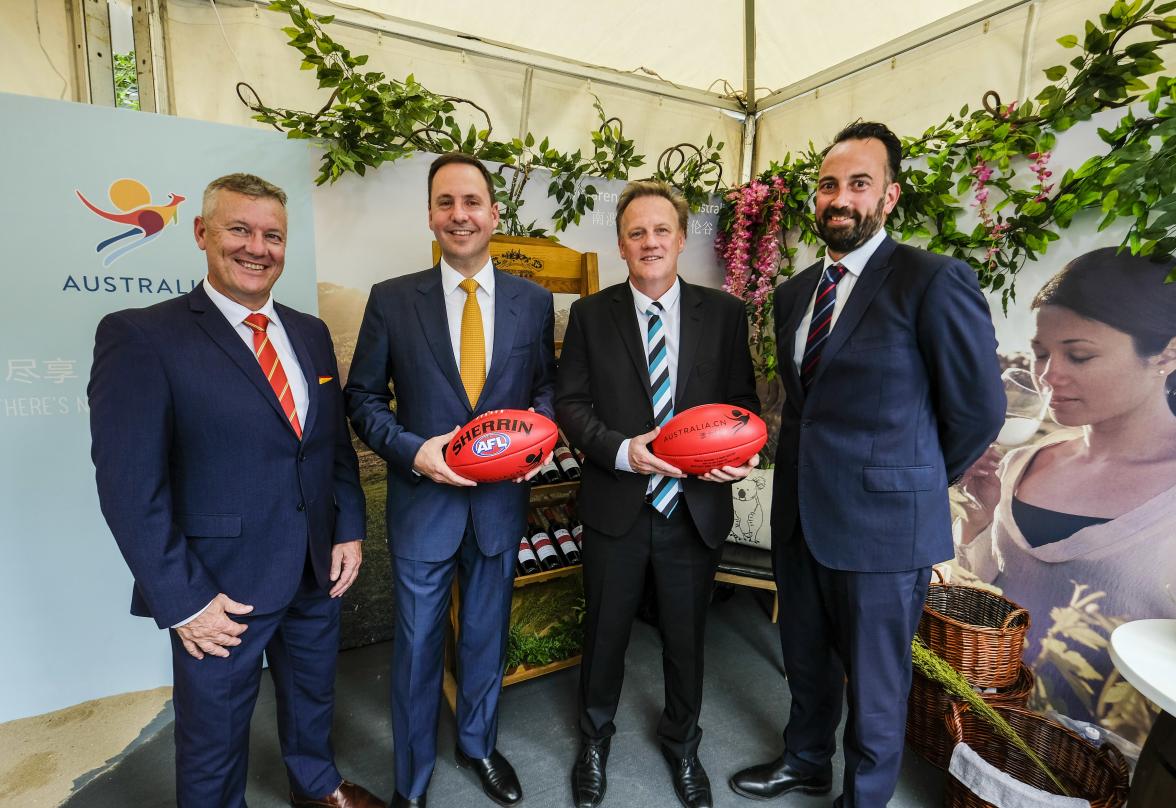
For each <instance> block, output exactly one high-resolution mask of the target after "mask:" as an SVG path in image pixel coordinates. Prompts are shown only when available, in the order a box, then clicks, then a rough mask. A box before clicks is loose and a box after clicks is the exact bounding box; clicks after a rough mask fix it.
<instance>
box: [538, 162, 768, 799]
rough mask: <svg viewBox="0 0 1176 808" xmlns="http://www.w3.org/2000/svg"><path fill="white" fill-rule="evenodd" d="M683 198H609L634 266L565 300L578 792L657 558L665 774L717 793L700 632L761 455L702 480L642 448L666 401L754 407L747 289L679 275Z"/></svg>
mask: <svg viewBox="0 0 1176 808" xmlns="http://www.w3.org/2000/svg"><path fill="white" fill-rule="evenodd" d="M686 215H687V210H686V202H685V200H684V199H683V198H682V196H681V194H679V193H678V192H677V191H675V190H673V189H672V188H671V187H670V186H668V185H666V184H665V183H661V182H633V183H629V185H628V186H627V187H626V188H625V190H624V192H622V194H621V196H620V199H619V201H618V203H617V237H618V242H619V246H620V252H621V258H623V259H624V260H625V262H626V263H627V264H628V267H629V279H628V280H627V281H626V282H624V283H620V284H617V285H616V286H612V287H609V288H608V289H604V290H602V291H600V292H598V293H597V294H594V295H590V296H589V297H586V298H583V299H582V300H578V301H576V302H575V303H573V304H572V309H571V315H570V318H569V320H568V328H567V333H566V335H565V337H564V345H563V353H562V355H561V357H560V365H559V378H558V383H557V387H556V413H557V415H558V418H559V423H560V425H561V426H562V427H563V429H564V430H565V431H566V433H567V435H568V438H569V439H570V440H571V441H572V443H574V444H575V445H576V446H578V447H580V449H582V450H583V451H584V453H585V455H586V456H587V458H588V462H587V463H586V464H585V466H584V471H583V478H582V481H581V487H580V496H579V508H580V515H581V517H582V518H583V520H584V550H583V559H584V562H583V563H584V596H585V600H586V609H587V612H586V615H585V621H584V632H585V636H584V656H583V661H582V663H581V666H580V691H579V724H580V735H581V748H580V754H579V757H578V758H577V760H576V764H575V766H574V768H573V769H572V792H573V794H572V795H573V799H574V801H575V804H576V805H577V806H596V805H599V804H600V801H601V800H602V799H603V798H604V792H605V786H606V778H605V766H606V763H607V761H608V752H609V743H610V739H611V738H612V735H613V733H614V732H615V731H616V728H615V726H614V725H613V717H614V715H615V714H616V709H617V702H618V700H619V699H620V694H621V682H622V679H623V678H624V672H625V671H624V668H625V649H626V647H627V646H628V642H629V631H630V629H631V627H632V624H633V618H634V616H635V615H636V613H637V609H638V607H639V605H640V603H641V595H642V591H643V586H644V582H645V571H646V568H647V567H652V570H653V575H652V579H653V582H654V589H655V592H656V598H657V603H658V606H659V611H660V615H661V632H662V637H663V640H664V643H665V654H664V657H663V672H664V675H665V683H666V705H665V711H664V712H663V713H662V718H661V722H660V723H659V724H658V738H659V739H660V741H661V746H662V753H663V754H664V755H665V757H666V760H667V762H668V763H669V765H670V769H671V772H672V776H673V779H674V788H675V791H676V792H677V794H678V797H679V799H680V800H681V801H682V803H683V804H684V805H686V806H688V808H701V807H702V806H709V805H710V804H711V793H710V782H709V780H708V779H707V776H706V772H705V771H704V770H703V768H702V764H701V763H700V762H699V760H698V744H699V740H700V739H701V736H702V730H701V729H700V728H699V726H698V716H699V713H700V711H701V709H702V658H703V656H702V655H703V631H704V627H705V621H706V609H707V604H708V601H709V598H710V592H711V586H712V584H713V582H714V577H715V569H716V567H717V566H718V562H719V555H720V553H721V546H722V543H723V540H724V539H725V538H726V536H727V533H728V532H729V531H730V529H731V523H732V521H733V519H734V512H733V510H732V507H731V486H730V485H729V483H731V482H732V481H734V480H737V479H741V478H743V477H746V476H747V474H748V473H749V472H750V471H751V469H752V467H753V466H754V465H755V464H756V463H757V462H758V460H754V459H753V461H752V463H749V464H747V465H744V466H740V467H738V468H732V467H729V466H728V467H723V468H721V469H715V470H712V471H711V472H708V473H707V474H705V475H703V476H702V477H699V478H686V477H685V476H684V475H683V474H682V472H681V471H680V470H678V469H677V468H675V467H673V466H671V465H670V464H668V463H666V462H664V461H662V460H660V459H658V458H657V457H655V456H654V455H653V454H652V453H650V451H649V449H648V444H649V442H650V441H651V440H653V438H654V437H656V435H657V433H658V431H659V427H660V425H662V424H664V423H665V422H666V421H667V420H669V418H670V417H671V416H672V414H673V413H674V412H681V411H682V410H685V409H687V408H689V407H694V406H697V405H700V404H714V403H724V404H731V405H734V406H739V407H745V408H747V409H750V410H753V411H757V412H758V410H759V400H758V399H757V398H756V393H755V375H754V372H753V370H752V364H751V354H750V352H749V349H748V345H747V316H746V312H745V308H744V305H743V303H742V302H740V301H739V300H737V299H735V298H734V297H732V296H731V295H728V294H726V293H725V292H720V291H717V290H714V289H708V288H704V287H701V286H694V285H692V284H689V283H686V282H685V281H683V280H682V279H681V278H679V277H678V255H679V254H680V253H681V252H682V250H683V248H684V247H685V246H686Z"/></svg>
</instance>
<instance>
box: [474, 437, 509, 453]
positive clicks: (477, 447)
mask: <svg viewBox="0 0 1176 808" xmlns="http://www.w3.org/2000/svg"><path fill="white" fill-rule="evenodd" d="M472 448H473V452H474V454H476V455H477V456H478V457H494V456H496V455H500V454H502V453H503V452H505V451H506V450H507V449H508V448H510V435H507V434H506V433H505V432H490V433H489V434H486V435H482V436H481V437H479V438H477V439H476V440H475V441H474V445H473V447H472Z"/></svg>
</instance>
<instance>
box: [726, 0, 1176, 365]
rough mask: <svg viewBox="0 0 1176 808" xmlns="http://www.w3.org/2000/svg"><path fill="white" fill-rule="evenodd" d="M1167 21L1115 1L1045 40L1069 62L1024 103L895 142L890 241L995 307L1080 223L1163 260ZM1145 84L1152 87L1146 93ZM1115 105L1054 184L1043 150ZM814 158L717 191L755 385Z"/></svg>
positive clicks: (997, 103) (1175, 204) (798, 236)
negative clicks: (1094, 218) (1100, 148)
mask: <svg viewBox="0 0 1176 808" xmlns="http://www.w3.org/2000/svg"><path fill="white" fill-rule="evenodd" d="M1173 9H1176V2H1166V3H1163V4H1161V5H1155V3H1154V2H1143V0H1136V2H1133V3H1127V2H1122V1H1121V0H1120V1H1119V2H1115V3H1114V5H1112V6H1111V8H1110V9H1109V10H1108V11H1107V12H1106V13H1105V14H1102V15H1100V16H1099V20H1098V22H1097V23H1095V22H1093V21H1087V22H1086V25H1085V31H1084V33H1083V35H1082V36H1076V35H1068V36H1063V37H1061V38H1060V39H1058V40H1057V41H1058V43H1059V44H1061V45H1062V46H1063V47H1065V48H1068V49H1075V50H1077V51H1078V53H1077V55H1075V57H1074V58H1073V59H1072V60H1071V61H1070V62H1069V64H1068V65H1058V66H1055V67H1051V68H1049V69H1048V70H1046V71H1045V76H1046V78H1047V79H1049V80H1050V82H1051V83H1050V84H1049V85H1048V86H1046V87H1045V89H1043V90H1042V91H1041V92H1039V93H1038V94H1037V96H1036V97H1035V98H1033V99H1032V100H1029V101H1024V102H1018V101H1015V100H1014V101H1009V102H1008V103H1004V102H1002V101H1001V99H1000V98H999V97H998V96H997V94H996V93H995V92H989V93H986V94H985V96H984V99H983V103H982V108H981V109H977V110H972V111H969V109H968V107H967V106H965V107H964V108H963V109H961V110H960V112H959V114H958V115H951V116H949V117H948V118H947V119H946V120H945V121H944V122H943V123H941V124H939V125H938V126H933V127H931V128H929V129H928V130H927V131H926V132H924V133H922V134H921V135H918V136H916V137H906V138H903V151H904V156H905V157H906V158H907V159H906V161H905V162H904V167H903V170H902V174H901V177H900V182H901V183H902V196H901V197H900V199H899V203H898V207H897V208H896V210H895V211H894V213H893V214H892V215H891V217H890V220H889V225H890V228H891V230H892V231H893V232H894V233H895V234H896V236H897V237H898V238H900V239H902V240H910V239H914V240H921V241H924V242H926V244H927V246H928V248H929V249H931V250H934V251H935V252H940V253H946V254H949V255H953V256H955V257H957V258H960V259H962V260H964V261H967V262H968V263H969V264H971V265H972V266H973V267H975V268H976V271H977V275H978V276H979V280H980V284H981V286H982V287H983V288H984V289H986V290H989V291H992V292H996V291H999V292H1000V293H1001V299H1002V303H1003V304H1004V306H1006V307H1007V306H1008V304H1009V302H1010V301H1012V300H1014V299H1015V296H1016V284H1015V279H1016V275H1017V272H1018V271H1019V270H1020V269H1021V267H1022V266H1024V264H1025V262H1026V261H1027V260H1033V259H1035V258H1036V257H1037V256H1038V255H1039V254H1041V253H1043V252H1045V251H1046V249H1047V247H1048V246H1049V244H1050V242H1052V241H1055V240H1057V239H1058V237H1059V231H1060V230H1062V229H1065V228H1067V227H1069V226H1070V224H1071V222H1072V221H1073V220H1074V218H1075V216H1076V215H1077V214H1079V213H1080V212H1083V211H1091V212H1095V213H1098V214H1100V215H1101V217H1102V218H1101V221H1100V223H1099V224H1098V227H1099V229H1100V230H1101V229H1105V228H1106V227H1108V226H1110V225H1111V224H1112V223H1113V222H1116V221H1119V220H1121V219H1123V220H1129V221H1130V222H1131V226H1130V229H1129V231H1128V233H1127V235H1126V236H1125V238H1124V241H1123V246H1124V248H1127V249H1130V250H1131V252H1132V253H1135V254H1139V255H1150V254H1162V253H1171V252H1173V250H1174V249H1176V138H1173V137H1172V135H1173V134H1174V133H1176V79H1174V78H1173V77H1171V76H1168V75H1162V74H1161V72H1162V71H1163V69H1164V62H1163V60H1162V59H1161V58H1160V55H1159V54H1160V50H1161V48H1163V47H1164V46H1166V45H1170V44H1171V43H1172V42H1173V39H1174V38H1176V36H1174V35H1176V17H1174V16H1167V17H1165V16H1164V15H1165V14H1168V13H1169V12H1171V11H1172V10H1173ZM1132 32H1134V36H1132V37H1131V40H1132V41H1130V42H1128V41H1127V37H1128V34H1130V33H1132ZM1155 74H1161V75H1156V76H1155V80H1154V82H1153V83H1149V81H1148V79H1147V77H1150V76H1153V75H1155ZM1127 107H1131V108H1130V109H1126V111H1125V113H1124V114H1123V116H1122V117H1121V118H1120V119H1119V120H1118V122H1117V123H1116V125H1115V126H1114V127H1113V128H1111V129H1099V137H1100V138H1101V139H1102V141H1103V142H1104V143H1105V144H1106V145H1107V151H1106V153H1104V154H1099V155H1094V156H1092V157H1090V158H1089V159H1088V160H1086V161H1085V162H1084V163H1083V164H1082V165H1081V166H1079V167H1078V168H1076V169H1072V170H1068V171H1066V172H1065V173H1064V174H1063V175H1062V176H1060V177H1058V176H1055V175H1054V173H1053V172H1052V171H1051V169H1050V167H1049V163H1050V157H1051V154H1050V152H1051V150H1052V149H1053V146H1054V142H1055V139H1056V135H1057V133H1058V132H1063V131H1065V130H1067V129H1069V128H1071V127H1072V126H1074V125H1075V124H1077V123H1079V122H1081V121H1087V120H1089V119H1090V118H1091V116H1093V115H1094V114H1095V113H1098V112H1101V111H1103V110H1108V109H1123V108H1127ZM821 157H822V155H821V154H819V153H818V152H816V151H815V150H814V149H813V147H812V145H811V144H810V145H809V148H808V150H807V151H804V152H802V153H800V154H796V155H791V154H789V155H785V157H784V158H783V159H782V160H780V161H778V162H772V163H771V165H770V166H769V168H768V169H767V170H766V171H764V172H763V173H762V174H760V175H759V176H758V177H756V178H755V179H754V180H752V181H751V182H750V183H747V184H745V185H742V186H739V187H737V188H733V189H730V190H728V191H726V192H725V193H724V197H723V207H722V210H721V213H720V224H719V231H720V232H719V236H718V238H717V239H716V249H717V250H718V252H719V255H720V257H721V258H722V259H723V261H724V263H725V265H726V268H727V281H726V288H727V289H728V291H730V292H732V293H733V294H735V295H737V296H738V297H741V298H742V299H743V300H745V301H747V303H748V312H749V315H750V317H751V323H752V341H753V343H754V344H755V348H756V355H757V363H758V371H759V373H760V375H762V376H766V377H771V376H772V375H774V372H775V348H774V345H773V336H772V327H771V294H770V292H771V290H772V289H773V288H774V286H775V285H776V284H777V283H778V282H779V280H780V278H781V277H786V276H788V275H791V274H792V272H793V271H794V270H795V267H794V265H793V258H794V256H795V254H796V244H797V242H800V243H806V244H817V243H819V239H818V236H817V233H816V230H815V227H814V222H813V213H812V205H811V199H812V193H813V190H814V188H815V184H816V175H817V171H818V170H819V168H820V164H821ZM973 220H975V221H976V223H975V224H974V225H973V226H970V227H969V224H970V223H971V222H972V221H973ZM789 239H792V243H791V244H790V243H789ZM1172 280H1176V278H1169V281H1172Z"/></svg>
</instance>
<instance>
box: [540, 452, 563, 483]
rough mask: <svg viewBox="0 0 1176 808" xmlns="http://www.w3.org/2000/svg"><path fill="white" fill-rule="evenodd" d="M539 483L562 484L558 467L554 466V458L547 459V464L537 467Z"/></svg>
mask: <svg viewBox="0 0 1176 808" xmlns="http://www.w3.org/2000/svg"><path fill="white" fill-rule="evenodd" d="M538 477H539V481H540V482H543V483H558V482H563V478H562V477H561V476H560V474H559V466H557V465H555V457H554V456H552V457H550V458H548V460H547V462H546V463H544V464H543V465H542V466H540V467H539V474H538Z"/></svg>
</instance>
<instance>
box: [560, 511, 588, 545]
mask: <svg viewBox="0 0 1176 808" xmlns="http://www.w3.org/2000/svg"><path fill="white" fill-rule="evenodd" d="M564 512H565V513H566V521H565V522H564V524H566V525H567V526H568V530H569V531H570V532H571V534H572V541H574V542H575V543H576V546H577V547H579V548H580V552H581V553H583V552H584V525H583V523H582V522H581V521H580V516H579V514H578V513H576V509H575V508H574V507H573V506H572V505H570V504H569V505H565V506H564Z"/></svg>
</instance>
